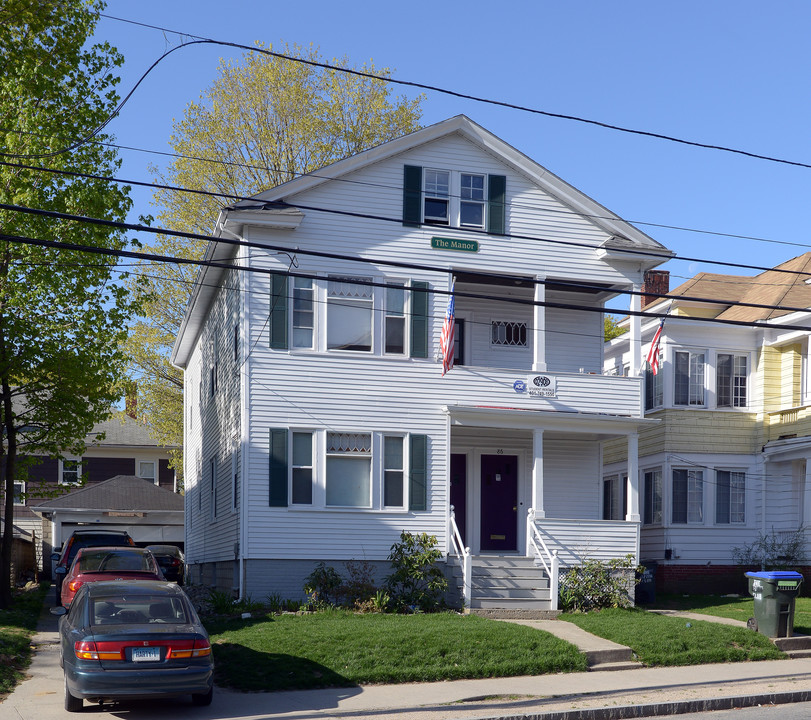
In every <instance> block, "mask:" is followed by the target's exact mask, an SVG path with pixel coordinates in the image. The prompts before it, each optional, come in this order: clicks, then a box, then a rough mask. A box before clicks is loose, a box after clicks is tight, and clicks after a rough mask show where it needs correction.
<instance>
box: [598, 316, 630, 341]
mask: <svg viewBox="0 0 811 720" xmlns="http://www.w3.org/2000/svg"><path fill="white" fill-rule="evenodd" d="M603 319H604V323H605V329H604V335H603V338H604V339H605V341H606V342H608V341H609V340H613V339H614V338H615V337H619V336H620V335H623V334H625V333H626V332H628V331H627V330H626V328H623V327H620V321H619V319H618V318H616V317H614V316H613V315H604V316H603Z"/></svg>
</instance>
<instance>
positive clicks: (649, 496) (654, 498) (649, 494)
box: [642, 468, 662, 525]
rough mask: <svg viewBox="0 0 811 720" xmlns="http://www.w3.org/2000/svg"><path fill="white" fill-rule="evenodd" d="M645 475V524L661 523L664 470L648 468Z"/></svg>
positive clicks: (643, 514) (643, 516) (643, 489)
mask: <svg viewBox="0 0 811 720" xmlns="http://www.w3.org/2000/svg"><path fill="white" fill-rule="evenodd" d="M643 477H644V481H643V488H642V491H643V494H644V495H643V513H642V518H643V522H644V524H645V525H661V524H662V470H661V469H660V468H657V469H656V470H646V471H645V474H644V476H643Z"/></svg>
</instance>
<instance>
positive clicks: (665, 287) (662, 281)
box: [642, 270, 670, 310]
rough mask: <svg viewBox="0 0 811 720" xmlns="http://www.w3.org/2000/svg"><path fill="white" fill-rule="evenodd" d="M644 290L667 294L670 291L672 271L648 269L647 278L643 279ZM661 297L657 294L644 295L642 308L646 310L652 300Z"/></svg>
mask: <svg viewBox="0 0 811 720" xmlns="http://www.w3.org/2000/svg"><path fill="white" fill-rule="evenodd" d="M642 292H643V293H656V294H657V295H666V294H667V293H668V292H670V271H669V270H648V271H647V272H646V273H645V279H644V280H643V281H642ZM659 299H660V298H658V297H656V295H643V296H642V309H643V310H644V309H645V308H646V307H647V306H648V305H650V304H651V303H652V302H656V301H657V300H659Z"/></svg>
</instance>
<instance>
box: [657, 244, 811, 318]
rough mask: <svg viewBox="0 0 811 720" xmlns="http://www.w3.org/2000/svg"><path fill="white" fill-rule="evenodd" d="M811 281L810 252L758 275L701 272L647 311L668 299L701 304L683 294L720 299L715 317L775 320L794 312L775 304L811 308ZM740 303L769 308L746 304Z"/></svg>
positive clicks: (684, 303)
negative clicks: (682, 299)
mask: <svg viewBox="0 0 811 720" xmlns="http://www.w3.org/2000/svg"><path fill="white" fill-rule="evenodd" d="M781 271H784V272H781ZM785 271H788V272H785ZM810 281H811V252H808V253H804V254H803V255H799V256H797V257H795V258H792V259H791V260H787V261H786V262H784V263H781V264H780V265H777V266H775V268H773V269H771V270H765V271H764V272H762V273H760V274H759V275H755V276H742V275H720V274H715V273H699V274H698V275H696V276H695V277H692V278H690V279H689V280H687V281H685V282H683V283H682V284H681V285H679V286H678V287H677V288H675V289H673V290H671V291H670V292H669V293H668V297H667V298H661V299H659V300H657V301H656V302H653V303H651V304H650V305H648V307H647V308H646V310H650V311H652V312H653V311H656V310H658V309H661V308H660V307H659V306H660V305H662V304H663V303H667V302H676V304H678V305H681V306H682V307H685V306H689V305H691V304H694V305H698V304H700V301H699V300H689V299H688V300H684V301H679V298H680V297H681V298H705V299H710V300H716V301H719V303H720V304H718V305H715V308H716V310H717V313H716V314H715V315H714V317H717V318H720V319H724V320H738V321H741V322H754V321H762V320H772V319H774V318H778V317H781V316H783V315H788V314H790V313H792V312H795V311H794V310H781V309H778V308H776V306H783V307H786V308H811V285H809V282H810ZM671 298H672V300H671ZM738 303H753V304H756V305H768V306H769V307H764V308H758V307H746V306H740V305H739V304H738Z"/></svg>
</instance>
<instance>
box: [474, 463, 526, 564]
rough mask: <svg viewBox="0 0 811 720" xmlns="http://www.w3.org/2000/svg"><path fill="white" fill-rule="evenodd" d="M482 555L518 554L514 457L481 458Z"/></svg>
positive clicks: (516, 467) (515, 466) (515, 467)
mask: <svg viewBox="0 0 811 720" xmlns="http://www.w3.org/2000/svg"><path fill="white" fill-rule="evenodd" d="M479 547H480V548H481V551H482V552H515V551H516V550H518V457H517V456H516V455H482V459H481V540H480V543H479Z"/></svg>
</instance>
